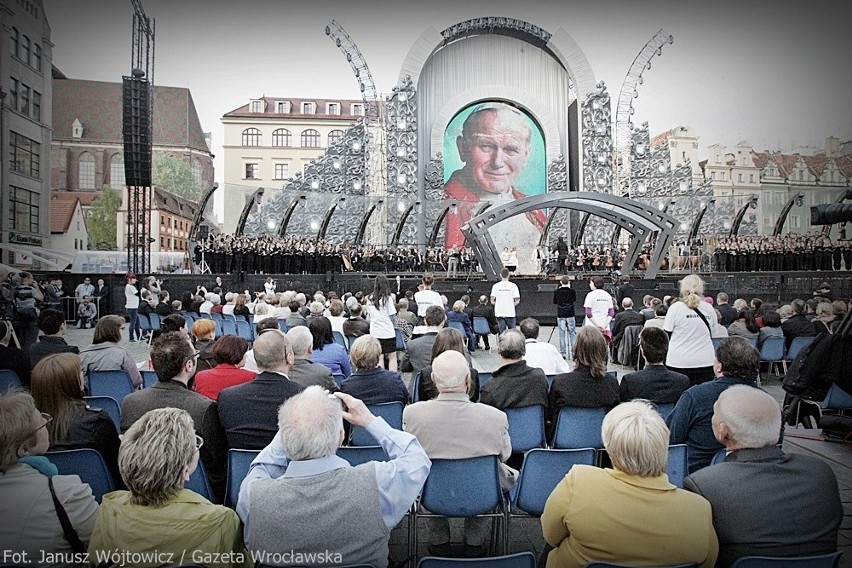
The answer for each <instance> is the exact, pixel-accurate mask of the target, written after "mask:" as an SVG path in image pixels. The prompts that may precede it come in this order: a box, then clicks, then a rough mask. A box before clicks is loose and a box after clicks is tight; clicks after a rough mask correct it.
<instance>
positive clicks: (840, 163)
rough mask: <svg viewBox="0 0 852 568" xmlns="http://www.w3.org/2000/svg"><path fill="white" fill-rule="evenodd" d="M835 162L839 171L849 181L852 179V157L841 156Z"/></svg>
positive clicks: (847, 155)
mask: <svg viewBox="0 0 852 568" xmlns="http://www.w3.org/2000/svg"><path fill="white" fill-rule="evenodd" d="M834 162H835V163H836V164H837V169H838V170H840V173H841V174H843V176H844V177H846V178H847V179H852V155H849V154H846V155H844V156H840V157H839V158H835V160H834Z"/></svg>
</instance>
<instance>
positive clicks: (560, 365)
mask: <svg viewBox="0 0 852 568" xmlns="http://www.w3.org/2000/svg"><path fill="white" fill-rule="evenodd" d="M520 329H521V333H522V334H524V338H525V340H526V341H525V344H526V354H525V355H524V356H523V358H524V360H525V361H526V362H527V365H529V366H530V367H537V368H539V369H541V370H542V371H544V374H545V375H559V374H561V373H569V372H571V366H570V365H568V363H567V362H566V361H565V359H563V357H562V354H561V353H559V349H557V348H556V346H555V345H553V344H552V343H545V342H544V341H538V333H539V329H540V328H539V325H538V320H535V319H533V318H526V319H525V320H523V321H522V322H521V325H520ZM500 344H502V342H499V341H498V345H500ZM501 357H502V355H501Z"/></svg>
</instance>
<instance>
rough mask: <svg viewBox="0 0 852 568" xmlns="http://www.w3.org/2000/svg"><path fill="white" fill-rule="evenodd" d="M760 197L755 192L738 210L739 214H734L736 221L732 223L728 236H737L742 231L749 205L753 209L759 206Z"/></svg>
mask: <svg viewBox="0 0 852 568" xmlns="http://www.w3.org/2000/svg"><path fill="white" fill-rule="evenodd" d="M758 199H759V197H758V195H757V194H756V193H753V194H752V195H751V197H749V198H748V201H746V202H745V203H744V204H743V206H742V207H740V210H739V211H737V214H736V215H735V216H734V222H733V223H731V232H730V233H728V237H736V236H737V233H739V232H740V225H742V223H743V219H744V218H745V214H746V211H748V209H749V207H751V208H752V209H756V208H757V200H758Z"/></svg>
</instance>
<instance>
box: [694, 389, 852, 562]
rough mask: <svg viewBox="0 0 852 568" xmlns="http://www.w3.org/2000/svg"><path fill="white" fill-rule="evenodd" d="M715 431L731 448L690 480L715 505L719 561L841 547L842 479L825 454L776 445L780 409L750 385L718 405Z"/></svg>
mask: <svg viewBox="0 0 852 568" xmlns="http://www.w3.org/2000/svg"><path fill="white" fill-rule="evenodd" d="M712 423H713V433H714V434H715V436H716V439H717V440H719V442H720V443H721V444H724V446H725V449H726V450H727V452H728V454H727V456H726V457H725V461H724V462H723V463H721V464H718V465H715V466H712V467H708V468H704V469H702V470H700V471H697V472H695V473H693V474H691V475H690V476H689V477H687V478H686V480H685V481H684V489H687V490H689V491H692V492H694V493H698V494H699V495H702V496H703V497H704V498H705V499H707V500H708V501H710V504H711V505H712V506H713V526H714V527H715V529H716V535H717V536H718V538H719V558H718V560H717V562H716V566H717V567H726V566H730V565H731V563H733V562H734V561H735V560H736V559H737V558H740V557H742V556H811V555H818V554H828V553H831V552H834V551H835V550H837V530H838V528H839V527H840V522H841V520H842V519H843V508H842V506H841V504H840V494H839V492H838V489H837V479H836V478H835V476H834V472H833V471H832V470H831V468H830V467H829V466H828V464H826V463H825V462H824V461H822V460H818V459H815V458H812V457H809V456H805V455H802V454H785V453H784V452H783V451H781V449H780V448H779V447H778V446H777V445H776V442H777V441H778V432H779V431H780V430H781V410H780V408H779V405H778V403H777V402H776V401H775V399H773V398H772V397H771V396H770V395H769V394H767V393H765V392H764V391H762V390H760V389H756V388H753V387H750V386H745V385H735V386H732V387H730V388H728V389H726V390H725V391H723V392H722V393H721V394H720V395H719V398H718V399H717V400H716V403H715V404H714V405H713V418H712Z"/></svg>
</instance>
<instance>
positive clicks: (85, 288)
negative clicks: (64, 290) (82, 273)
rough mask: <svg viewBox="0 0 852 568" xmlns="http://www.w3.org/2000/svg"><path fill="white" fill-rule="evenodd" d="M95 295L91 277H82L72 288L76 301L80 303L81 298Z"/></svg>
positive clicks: (81, 301)
mask: <svg viewBox="0 0 852 568" xmlns="http://www.w3.org/2000/svg"><path fill="white" fill-rule="evenodd" d="M94 295H95V286H94V285H93V284H92V279H91V278H83V282H81V283H80V284H78V285H77V288H75V289H74V297H75V298H77V303H78V304H82V303H83V298H85V297H87V296H88V297H92V296H94Z"/></svg>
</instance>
